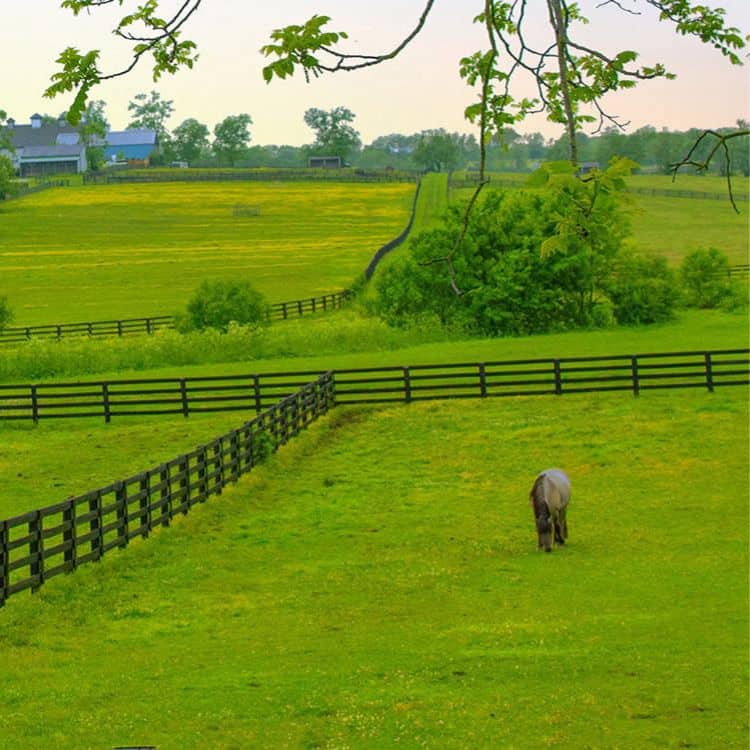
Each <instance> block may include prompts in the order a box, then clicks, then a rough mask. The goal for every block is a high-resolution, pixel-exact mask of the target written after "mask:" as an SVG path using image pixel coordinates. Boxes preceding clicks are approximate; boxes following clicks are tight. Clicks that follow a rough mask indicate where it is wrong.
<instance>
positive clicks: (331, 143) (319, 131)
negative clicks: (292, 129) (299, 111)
mask: <svg viewBox="0 0 750 750" xmlns="http://www.w3.org/2000/svg"><path fill="white" fill-rule="evenodd" d="M355 117H356V115H355V114H354V112H352V111H351V110H350V109H347V108H346V107H334V108H333V109H331V110H328V111H326V110H324V109H317V108H316V107H313V108H311V109H308V110H307V111H306V112H305V125H307V126H308V127H310V128H312V129H313V130H314V131H315V143H314V144H313V148H312V150H313V151H314V152H315V153H317V154H321V155H324V156H338V157H340V158H341V161H342V162H344V161H346V160H347V158H348V157H349V155H350V154H351V153H352V151H356V150H357V149H358V148H359V147H360V146H361V145H362V141H361V140H360V138H359V133H358V132H357V131H356V130H355V129H354V128H353V127H352V125H351V123H352V122H354V118H355Z"/></svg>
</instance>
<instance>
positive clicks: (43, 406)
mask: <svg viewBox="0 0 750 750" xmlns="http://www.w3.org/2000/svg"><path fill="white" fill-rule="evenodd" d="M749 354H750V350H749V349H723V350H714V351H691V352H667V353H651V354H633V355H630V354H625V355H611V356H597V357H560V358H552V359H550V358H546V359H520V360H508V361H503V362H464V363H456V364H426V365H411V366H404V367H397V366H388V367H369V368H355V369H339V370H334V371H332V377H333V379H334V381H335V390H336V403H337V404H341V405H346V404H373V403H395V402H406V403H409V402H411V401H425V400H437V399H457V398H493V397H510V396H549V395H557V396H563V395H574V394H583V393H593V392H608V391H613V392H614V391H626V392H628V391H629V392H631V393H633V394H634V395H636V396H637V395H639V394H640V393H641V392H643V391H649V390H664V389H684V388H705V389H707V390H708V391H713V390H714V389H715V388H719V387H724V386H738V385H747V384H748V383H750V357H749V356H748V355H749ZM318 374H319V373H317V372H313V371H297V372H270V373H254V374H253V373H249V374H245V375H226V376H222V375H216V376H209V377H194V378H143V379H137V380H110V381H88V382H80V383H75V382H67V383H34V384H19V385H12V384H4V385H0V420H33V421H34V422H38V421H40V420H43V419H62V418H85V417H100V418H103V419H104V420H105V421H106V422H109V421H111V420H112V419H114V418H120V417H133V416H146V415H175V416H176V415H182V416H184V417H189V416H190V415H191V414H199V413H210V412H230V411H245V412H247V411H255V412H256V413H260V412H261V411H263V410H264V409H266V408H268V407H269V406H270V405H271V404H273V403H275V402H276V401H278V400H279V399H281V398H284V397H286V396H288V395H289V394H290V393H293V392H294V391H296V389H298V388H300V387H302V386H303V385H304V384H305V383H306V382H308V381H309V380H310V378H311V377H317V376H318Z"/></svg>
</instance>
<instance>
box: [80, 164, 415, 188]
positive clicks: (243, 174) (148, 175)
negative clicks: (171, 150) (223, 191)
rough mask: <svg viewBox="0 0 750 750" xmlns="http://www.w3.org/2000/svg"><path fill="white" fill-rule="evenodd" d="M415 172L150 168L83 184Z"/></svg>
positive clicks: (388, 177) (402, 176) (409, 175)
mask: <svg viewBox="0 0 750 750" xmlns="http://www.w3.org/2000/svg"><path fill="white" fill-rule="evenodd" d="M418 179H419V174H418V173H417V172H406V171H398V170H378V171H374V170H373V171H371V170H363V169H297V168H284V169H282V168H279V169H265V170H264V169H235V170H212V169H205V170H203V169H170V170H163V169H150V170H133V171H130V170H127V169H124V170H122V171H115V172H107V173H106V174H96V175H85V176H84V178H83V182H84V185H102V184H105V185H112V184H121V183H155V182H354V183H359V182H365V183H371V182H374V183H391V182H416V181H417V180H418Z"/></svg>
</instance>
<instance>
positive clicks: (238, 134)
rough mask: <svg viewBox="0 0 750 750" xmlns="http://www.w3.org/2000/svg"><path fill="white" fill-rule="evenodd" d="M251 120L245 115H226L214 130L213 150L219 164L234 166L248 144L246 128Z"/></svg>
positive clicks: (248, 135) (248, 134)
mask: <svg viewBox="0 0 750 750" xmlns="http://www.w3.org/2000/svg"><path fill="white" fill-rule="evenodd" d="M252 123H253V118H252V117H250V115H247V114H241V115H228V116H227V117H225V118H224V119H223V120H222V121H221V122H220V123H219V124H218V125H216V127H215V128H214V136H215V137H214V142H213V150H214V153H215V154H216V156H217V158H218V159H219V162H221V163H225V164H229V165H230V166H234V164H235V162H236V161H237V159H238V158H239V157H240V155H241V154H242V153H243V151H244V150H245V148H246V147H247V144H248V143H249V142H250V131H249V130H248V128H249V127H250V125H252Z"/></svg>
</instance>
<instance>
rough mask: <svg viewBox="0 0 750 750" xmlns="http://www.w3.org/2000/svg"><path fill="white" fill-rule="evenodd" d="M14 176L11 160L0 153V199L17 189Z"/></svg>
mask: <svg viewBox="0 0 750 750" xmlns="http://www.w3.org/2000/svg"><path fill="white" fill-rule="evenodd" d="M9 150H10V149H9ZM15 178H16V172H15V169H13V162H12V161H11V160H10V159H9V158H8V157H7V156H5V154H0V200H5V199H6V198H8V197H9V196H11V195H14V194H15V193H16V192H17V191H18V185H17V183H16V181H15Z"/></svg>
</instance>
